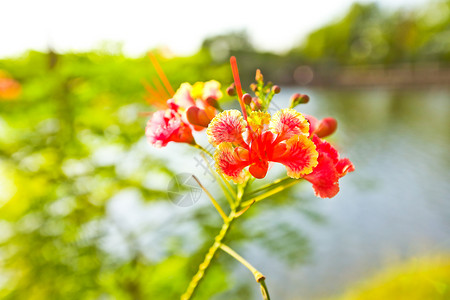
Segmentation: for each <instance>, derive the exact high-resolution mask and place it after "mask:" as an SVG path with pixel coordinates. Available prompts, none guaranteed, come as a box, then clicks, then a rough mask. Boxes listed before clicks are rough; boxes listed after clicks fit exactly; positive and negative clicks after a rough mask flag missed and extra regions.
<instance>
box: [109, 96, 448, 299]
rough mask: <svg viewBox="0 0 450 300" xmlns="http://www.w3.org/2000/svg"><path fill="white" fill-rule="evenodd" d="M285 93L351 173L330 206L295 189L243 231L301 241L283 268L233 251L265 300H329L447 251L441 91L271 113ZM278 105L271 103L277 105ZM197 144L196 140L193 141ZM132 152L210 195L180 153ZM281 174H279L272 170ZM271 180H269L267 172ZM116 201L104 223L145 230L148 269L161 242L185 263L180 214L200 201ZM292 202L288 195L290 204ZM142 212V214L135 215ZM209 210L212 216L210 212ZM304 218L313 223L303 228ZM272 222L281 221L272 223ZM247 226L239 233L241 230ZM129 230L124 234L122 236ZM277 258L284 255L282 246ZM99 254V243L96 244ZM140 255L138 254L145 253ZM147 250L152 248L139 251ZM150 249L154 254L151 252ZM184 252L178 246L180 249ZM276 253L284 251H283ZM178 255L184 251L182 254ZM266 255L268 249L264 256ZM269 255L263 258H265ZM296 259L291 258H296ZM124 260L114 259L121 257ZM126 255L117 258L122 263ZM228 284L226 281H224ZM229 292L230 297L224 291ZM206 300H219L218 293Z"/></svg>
mask: <svg viewBox="0 0 450 300" xmlns="http://www.w3.org/2000/svg"><path fill="white" fill-rule="evenodd" d="M295 92H303V93H307V94H308V95H310V98H311V101H310V103H308V104H307V105H302V106H299V107H298V110H299V111H301V112H303V113H306V114H312V115H315V116H316V117H318V118H323V117H327V116H331V117H334V118H336V119H337V120H338V124H339V125H338V131H337V133H335V134H334V135H333V136H332V137H331V138H330V141H331V142H332V143H333V144H335V145H336V146H337V148H338V149H340V153H341V156H343V157H349V158H350V159H351V160H352V161H353V163H354V165H355V168H356V171H355V172H354V173H350V174H348V175H347V176H346V177H344V178H343V179H341V191H340V193H339V194H338V195H337V196H336V197H335V198H333V199H319V198H315V197H314V195H313V192H312V188H311V186H310V185H309V184H307V183H305V184H302V185H299V186H296V187H295V189H294V190H293V191H294V193H293V195H295V197H296V198H297V197H298V198H301V199H302V201H293V203H291V204H289V205H273V206H270V205H268V206H265V207H264V206H263V207H262V211H261V212H260V213H259V214H258V215H257V216H256V217H255V218H253V219H252V220H249V221H248V222H244V223H243V225H242V226H243V228H249V231H251V230H254V228H255V227H258V226H262V227H264V226H266V227H267V228H269V229H270V228H271V227H276V226H277V224H278V223H277V222H281V221H283V222H284V223H288V224H289V226H291V227H294V228H298V230H299V232H301V234H302V236H304V237H305V239H307V240H308V241H309V242H308V250H309V255H306V256H305V257H306V258H305V259H304V260H303V261H302V262H301V263H297V264H292V263H289V262H288V261H286V260H285V259H283V258H280V256H279V255H273V251H271V250H270V249H265V248H264V247H262V248H261V247H260V244H255V243H253V242H246V243H240V244H238V246H237V248H238V250H239V252H241V253H243V254H244V253H245V255H244V256H245V257H247V258H248V259H249V260H250V261H251V262H252V263H253V264H254V265H255V266H256V267H257V268H258V269H260V270H261V271H262V272H263V273H264V274H265V275H266V276H267V284H268V287H269V291H270V293H271V296H272V298H273V299H320V298H322V297H328V296H333V295H338V294H340V293H342V292H343V291H345V290H346V289H347V288H348V287H350V286H351V285H353V284H355V283H356V282H358V281H360V280H363V279H366V278H368V277H370V276H371V275H374V274H375V273H376V272H377V271H380V270H382V269H383V268H385V267H387V266H390V265H392V264H395V263H399V262H403V261H406V260H408V259H410V258H413V257H420V256H425V255H432V254H438V253H443V252H446V253H448V252H449V251H450V196H449V195H450V172H449V167H450V157H449V153H450V93H449V91H448V90H442V89H436V90H411V91H407V92H404V91H403V92H398V91H395V90H383V89H373V90H357V91H323V90H303V91H302V90H298V89H293V88H283V89H282V93H281V94H280V95H278V97H276V99H277V100H275V101H276V102H275V104H276V106H278V107H281V108H283V107H287V106H288V99H289V97H290V95H291V94H293V93H295ZM280 99H281V100H280ZM200 140H201V142H202V143H203V144H205V143H206V139H204V138H200ZM139 148H140V149H141V151H145V153H147V154H148V155H152V156H155V157H160V158H161V159H165V160H167V162H168V163H169V166H170V168H171V169H172V170H174V171H175V172H177V173H183V172H188V173H195V174H196V175H198V176H199V177H201V179H202V181H203V182H204V183H205V184H206V185H207V186H208V188H212V186H214V183H213V182H211V181H210V178H208V176H207V175H206V174H204V173H203V170H202V169H201V168H199V165H198V163H196V162H195V161H194V160H192V155H193V152H186V153H185V150H182V149H184V148H182V147H180V145H170V146H169V147H167V148H165V149H163V150H162V149H151V148H150V147H149V146H148V145H146V143H145V141H141V142H140V146H139ZM281 169H282V168H281ZM281 169H277V168H274V169H273V170H271V171H270V172H271V176H274V177H276V175H278V174H276V172H277V170H281ZM169 179H170V178H166V177H158V178H157V177H152V178H149V181H148V184H149V185H153V186H155V185H157V186H165V185H167V181H168V180H169ZM132 194H133V192H132V191H131V192H129V193H128V194H127V195H126V197H125V196H124V197H122V198H123V199H125V198H127V200H126V203H125V201H122V200H121V197H116V198H115V199H112V200H113V201H111V202H110V204H109V217H110V218H113V219H114V218H117V219H120V220H122V221H121V222H123V223H124V224H126V223H127V222H128V223H129V225H127V226H129V227H130V228H138V227H142V224H143V223H145V224H146V228H152V229H153V232H158V235H155V234H153V235H152V234H150V235H148V237H147V238H145V241H143V242H142V244H143V247H149V248H150V250H149V249H147V250H146V253H148V255H149V256H151V257H152V259H153V260H155V259H158V258H162V257H164V256H165V255H168V254H167V253H165V252H164V249H163V246H162V245H164V244H165V239H166V238H165V237H167V236H170V237H173V236H178V237H180V238H182V239H183V241H184V242H181V243H180V245H181V246H180V247H181V248H182V249H184V250H185V251H186V253H191V252H193V251H195V249H197V247H199V245H201V243H202V242H203V240H202V237H201V235H200V233H199V230H198V224H197V225H196V224H195V222H192V220H191V221H189V214H190V212H192V211H193V210H195V209H198V208H199V207H204V206H207V205H210V204H209V203H208V200H207V199H206V198H205V197H203V198H202V199H201V201H199V202H198V204H196V205H194V206H193V207H188V208H180V207H175V206H174V205H173V204H171V203H169V201H168V200H163V199H162V200H161V201H160V202H156V203H151V204H145V205H144V204H143V202H142V201H140V200H139V196H136V197H135V198H136V199H137V200H135V201H130V199H132V198H133V195H132ZM291 195H292V194H291ZM144 206H145V209H144ZM211 210H213V209H212V208H211ZM305 210H307V211H310V212H314V215H317V216H320V217H318V218H319V219H320V220H322V221H320V222H319V221H313V220H311V218H310V217H307V216H306V215H305ZM280 220H281V221H280ZM246 226H247V227H246ZM130 230H132V229H130ZM283 234H284V233H283V232H282V233H280V235H281V239H279V240H277V239H274V240H273V241H272V242H274V243H277V241H282V243H285V245H278V246H279V248H280V251H283V249H284V248H286V249H290V250H291V251H292V250H294V251H296V249H295V248H294V249H292V247H295V245H294V246H292V245H290V244H291V243H290V241H291V240H290V239H289V236H288V235H286V237H288V238H284V239H283ZM106 245H108V243H106ZM146 245H147V246H146ZM149 245H153V246H149ZM155 245H159V246H155ZM183 245H184V246H183ZM284 246H285V247H284ZM183 247H184V248H183ZM267 248H273V247H267ZM272 250H273V249H272ZM303 250H304V249H298V253H299V256H302V255H303V254H302V253H303ZM125 252H126V251H125V250H124V253H125ZM124 255H126V254H124ZM236 269H237V270H236V271H235V272H234V276H233V278H234V282H235V284H236V285H238V284H241V283H242V282H244V283H245V284H248V285H250V286H252V288H254V293H253V294H254V299H260V295H259V292H258V290H257V288H258V287H257V286H256V284H254V282H253V279H252V277H251V275H250V274H249V273H248V271H247V270H246V269H244V268H240V267H239V268H236ZM232 282H233V281H232ZM231 288H233V287H231ZM214 299H227V296H226V293H225V294H222V295H218V296H217V297H216V298H214Z"/></svg>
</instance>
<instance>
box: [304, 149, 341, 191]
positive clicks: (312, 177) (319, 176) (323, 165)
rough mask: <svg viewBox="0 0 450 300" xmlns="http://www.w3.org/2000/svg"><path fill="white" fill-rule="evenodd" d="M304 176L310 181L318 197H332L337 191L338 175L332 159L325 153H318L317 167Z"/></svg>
mask: <svg viewBox="0 0 450 300" xmlns="http://www.w3.org/2000/svg"><path fill="white" fill-rule="evenodd" d="M304 178H305V179H306V180H308V181H309V182H311V183H312V185H313V188H314V192H315V194H316V196H318V197H321V198H332V197H334V196H335V195H336V194H337V193H338V192H339V176H338V173H337V172H336V168H335V165H334V162H333V160H332V159H331V158H330V157H328V156H327V155H320V156H319V159H318V165H317V167H316V168H314V171H313V172H312V173H311V174H308V175H306V176H304Z"/></svg>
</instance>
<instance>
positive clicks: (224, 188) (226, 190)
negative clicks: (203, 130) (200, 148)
mask: <svg viewBox="0 0 450 300" xmlns="http://www.w3.org/2000/svg"><path fill="white" fill-rule="evenodd" d="M200 155H201V156H202V158H203V160H204V161H205V163H206V165H207V166H208V169H209V171H210V172H211V174H212V175H213V176H214V178H215V179H216V181H217V182H218V183H219V185H220V188H221V189H222V191H223V194H224V195H225V198H227V201H228V203H229V204H230V207H231V209H233V208H234V207H235V206H236V204H235V203H234V201H233V199H232V198H231V197H233V196H236V194H235V193H234V194H233V192H234V191H233V190H231V191H230V189H229V188H227V186H225V184H224V183H223V181H222V180H223V177H222V176H219V174H217V172H215V171H214V170H213V168H212V167H211V165H210V164H209V161H208V159H207V157H206V156H205V154H203V153H200ZM224 181H225V180H224Z"/></svg>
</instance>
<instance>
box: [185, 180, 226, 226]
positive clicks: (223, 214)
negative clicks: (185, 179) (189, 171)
mask: <svg viewBox="0 0 450 300" xmlns="http://www.w3.org/2000/svg"><path fill="white" fill-rule="evenodd" d="M192 177H193V178H194V179H195V181H197V183H198V185H199V186H200V187H201V188H202V190H203V191H204V192H205V193H206V195H208V197H209V199H211V202H212V204H213V205H214V207H215V208H216V210H217V211H218V212H219V214H220V216H221V217H222V219H223V220H224V222H228V217H227V215H226V214H225V213H224V211H223V210H222V207H220V205H219V203H217V201H216V199H214V197H213V196H212V195H211V193H210V192H208V190H207V189H206V188H205V187H204V186H203V184H202V183H201V182H200V180H198V178H197V177H195V175H192Z"/></svg>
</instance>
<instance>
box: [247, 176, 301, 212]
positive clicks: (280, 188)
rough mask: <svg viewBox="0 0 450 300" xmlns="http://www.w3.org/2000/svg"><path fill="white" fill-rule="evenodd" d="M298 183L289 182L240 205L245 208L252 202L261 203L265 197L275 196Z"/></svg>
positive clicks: (295, 181)
mask: <svg viewBox="0 0 450 300" xmlns="http://www.w3.org/2000/svg"><path fill="white" fill-rule="evenodd" d="M299 181H300V180H294V181H291V182H289V183H287V184H285V185H282V186H278V187H276V188H274V189H272V190H270V191H268V192H265V193H264V194H261V195H258V196H256V197H254V198H251V199H250V200H247V201H244V202H242V204H241V205H242V206H247V205H250V204H251V203H252V202H258V201H261V200H263V199H266V198H267V197H270V196H272V195H275V194H276V193H279V192H281V191H283V190H285V189H287V188H288V187H291V186H293V185H294V184H296V183H297V182H299Z"/></svg>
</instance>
